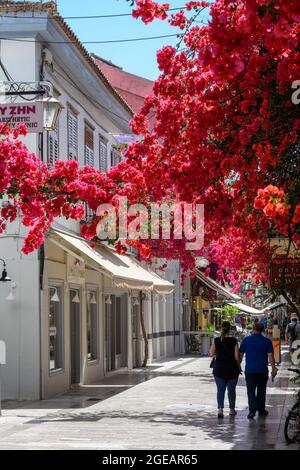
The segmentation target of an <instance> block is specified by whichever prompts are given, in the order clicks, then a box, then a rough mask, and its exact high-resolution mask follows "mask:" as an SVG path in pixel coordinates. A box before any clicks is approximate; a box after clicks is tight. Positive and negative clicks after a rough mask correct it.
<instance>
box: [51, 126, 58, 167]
mask: <svg viewBox="0 0 300 470" xmlns="http://www.w3.org/2000/svg"><path fill="white" fill-rule="evenodd" d="M58 159H59V136H58V131H57V130H55V131H50V132H48V163H50V165H51V166H54V165H55V162H56V161H57V160H58Z"/></svg>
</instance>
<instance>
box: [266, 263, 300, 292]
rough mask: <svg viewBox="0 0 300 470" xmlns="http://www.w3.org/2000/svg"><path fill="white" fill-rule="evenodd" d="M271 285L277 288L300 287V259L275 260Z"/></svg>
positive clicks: (272, 265) (272, 266) (272, 267)
mask: <svg viewBox="0 0 300 470" xmlns="http://www.w3.org/2000/svg"><path fill="white" fill-rule="evenodd" d="M271 285H272V287H275V288H282V287H289V286H293V287H299V286H300V259H299V258H289V259H282V258H275V259H274V260H272V264H271Z"/></svg>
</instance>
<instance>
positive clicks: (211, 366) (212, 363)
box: [209, 357, 216, 369]
mask: <svg viewBox="0 0 300 470" xmlns="http://www.w3.org/2000/svg"><path fill="white" fill-rule="evenodd" d="M215 362H216V358H215V357H213V358H212V360H211V363H210V365H209V367H210V368H211V369H213V368H214V365H215Z"/></svg>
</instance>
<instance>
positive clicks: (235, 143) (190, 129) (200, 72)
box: [0, 0, 300, 286]
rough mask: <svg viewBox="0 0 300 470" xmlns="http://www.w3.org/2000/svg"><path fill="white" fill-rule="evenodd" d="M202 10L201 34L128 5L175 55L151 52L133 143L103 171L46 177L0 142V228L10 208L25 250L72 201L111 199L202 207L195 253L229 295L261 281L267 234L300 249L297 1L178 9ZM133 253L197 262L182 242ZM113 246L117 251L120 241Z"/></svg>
mask: <svg viewBox="0 0 300 470" xmlns="http://www.w3.org/2000/svg"><path fill="white" fill-rule="evenodd" d="M208 5H209V7H210V17H209V22H208V24H207V25H205V26H200V25H199V24H198V23H197V24H196V23H193V24H190V22H189V21H190V20H189V18H188V17H187V13H186V12H185V13H184V12H183V11H181V12H179V13H177V14H175V15H173V16H172V15H170V14H169V13H170V12H168V9H169V6H168V5H167V4H161V3H159V2H153V1H151V0H138V1H137V2H136V5H135V7H134V13H133V16H134V17H135V18H141V19H142V20H143V21H144V22H145V23H149V22H151V21H153V20H154V19H155V18H158V19H162V20H164V19H165V20H168V21H169V22H170V24H171V25H172V26H174V27H175V28H178V29H179V34H180V35H183V39H182V42H183V43H184V50H180V49H178V50H177V49H176V48H175V47H172V46H166V47H164V48H162V50H160V51H158V53H157V61H158V67H159V70H160V72H161V75H160V76H159V77H158V79H157V80H156V82H155V84H154V88H153V95H152V96H148V97H147V98H146V99H145V103H144V106H143V108H142V109H141V111H140V113H139V114H137V115H136V116H135V117H134V118H133V120H132V123H131V125H132V129H133V132H134V133H135V134H137V135H140V136H143V138H142V139H141V140H140V141H138V142H134V143H132V144H131V145H129V147H128V149H127V151H126V152H125V157H126V158H125V160H124V161H122V162H121V163H120V164H119V165H118V166H116V167H115V168H113V169H111V170H110V171H109V172H108V173H107V174H102V173H100V172H99V171H97V170H95V169H93V168H90V167H84V168H83V169H80V168H79V167H78V165H77V163H76V162H57V163H56V165H55V167H54V169H49V168H47V167H46V166H45V165H43V164H42V163H41V162H40V161H39V160H38V159H37V157H34V156H33V155H30V154H29V153H28V152H27V151H26V149H25V147H24V146H22V144H21V143H19V142H18V141H17V140H14V139H11V138H10V137H9V136H8V135H7V134H6V135H5V136H4V138H3V140H2V142H1V145H0V154H1V161H0V165H1V167H0V174H1V183H0V193H1V194H6V195H7V196H8V198H9V199H10V200H11V202H12V204H11V206H10V207H8V208H5V209H4V212H3V213H2V217H3V219H4V220H3V221H2V225H3V224H4V223H7V220H13V218H14V217H15V210H16V209H15V207H16V206H17V207H19V208H20V210H21V211H22V214H23V222H24V224H25V225H29V226H30V227H31V232H30V234H29V237H28V238H27V240H26V244H25V247H24V250H25V251H26V252H28V251H30V250H31V249H34V248H36V247H37V246H38V245H39V244H40V243H42V242H43V233H44V232H45V231H46V230H47V229H48V227H49V226H50V225H51V223H52V221H53V220H54V218H55V217H57V216H59V215H64V216H68V217H72V218H81V216H82V211H83V208H82V203H83V202H87V203H88V205H89V206H90V207H91V208H92V209H93V210H96V209H97V207H98V205H99V204H101V203H103V202H111V203H113V204H116V205H117V204H118V199H119V197H120V196H126V197H128V200H129V202H130V203H136V202H143V203H144V204H146V205H147V204H151V202H152V201H156V202H161V203H162V202H164V201H167V202H168V203H169V202H172V201H178V202H180V203H184V202H186V203H195V204H196V203H199V204H204V206H205V246H204V249H203V250H202V254H205V256H207V257H208V258H209V260H210V261H211V262H212V263H215V264H217V265H218V267H219V269H218V275H219V277H220V278H222V277H223V278H226V279H229V280H231V281H232V283H233V284H234V285H235V286H237V285H238V283H239V282H241V281H242V280H243V279H246V278H247V276H249V274H250V275H251V276H252V278H253V279H254V281H256V282H261V281H265V282H268V280H269V262H270V258H271V256H272V249H271V248H270V246H269V243H268V234H269V230H270V228H274V227H275V229H276V231H277V232H279V233H281V234H282V235H284V236H288V237H289V238H292V239H293V242H294V243H295V244H296V246H298V247H299V239H300V238H299V217H300V199H299V193H300V190H299V189H300V188H299V180H300V146H299V129H300V119H299V105H298V106H297V105H295V104H294V103H293V102H292V99H291V96H292V84H293V82H294V81H296V80H298V79H300V54H299V34H300V23H299V20H300V16H299V12H298V2H297V1H296V0H290V1H289V2H286V0H276V1H275V2H274V1H271V0H236V1H232V2H228V1H227V0H216V1H215V2H214V3H211V4H208V3H207V2H188V3H187V4H186V8H185V10H186V11H191V10H193V9H197V8H198V9H199V8H200V9H201V8H207V7H208ZM150 115H155V117H156V122H155V125H154V127H153V126H152V127H151V126H150V122H149V119H148V117H149V116H150ZM24 175H25V176H24ZM158 175H159V176H158ZM5 221H6V222H5ZM96 226H97V219H95V220H94V221H92V223H91V224H90V225H89V226H84V227H83V235H84V236H85V237H86V238H88V239H93V237H95V234H96ZM116 242H117V241H116ZM137 245H138V248H139V251H140V255H141V256H143V257H144V258H146V259H151V257H152V256H154V255H156V256H159V257H162V258H177V259H180V260H181V261H182V265H183V267H184V269H185V270H186V271H188V270H190V271H193V267H194V261H195V257H196V256H198V255H199V254H201V253H198V252H197V253H195V252H189V251H187V250H186V249H185V244H184V241H183V240H174V239H170V240H168V241H166V240H162V241H157V240H155V241H153V240H152V241H151V240H139V241H138V242H137ZM117 248H118V249H119V250H123V249H124V247H123V245H122V244H121V243H120V242H117Z"/></svg>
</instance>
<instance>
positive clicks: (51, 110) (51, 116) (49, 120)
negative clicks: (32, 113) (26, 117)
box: [37, 96, 64, 131]
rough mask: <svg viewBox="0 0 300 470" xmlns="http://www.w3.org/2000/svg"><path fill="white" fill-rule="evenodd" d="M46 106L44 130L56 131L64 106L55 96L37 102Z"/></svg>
mask: <svg viewBox="0 0 300 470" xmlns="http://www.w3.org/2000/svg"><path fill="white" fill-rule="evenodd" d="M37 101H39V102H40V103H43V105H44V130H45V131H54V130H55V129H56V125H57V122H58V118H59V115H60V113H61V110H62V109H64V106H63V105H62V104H61V103H60V102H59V101H58V100H57V99H56V98H54V97H53V96H47V98H42V99H40V100H37Z"/></svg>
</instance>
